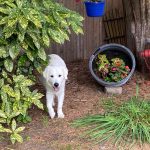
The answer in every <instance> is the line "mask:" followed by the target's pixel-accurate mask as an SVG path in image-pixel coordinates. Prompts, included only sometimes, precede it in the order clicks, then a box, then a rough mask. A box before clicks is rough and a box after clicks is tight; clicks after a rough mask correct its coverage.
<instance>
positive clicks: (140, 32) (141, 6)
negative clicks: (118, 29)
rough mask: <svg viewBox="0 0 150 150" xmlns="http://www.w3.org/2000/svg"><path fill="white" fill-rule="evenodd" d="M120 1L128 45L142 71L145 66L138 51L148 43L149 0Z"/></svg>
mask: <svg viewBox="0 0 150 150" xmlns="http://www.w3.org/2000/svg"><path fill="white" fill-rule="evenodd" d="M122 1H123V5H124V10H125V13H126V22H127V26H126V27H127V37H128V38H127V40H128V46H129V47H130V48H131V49H132V50H134V52H135V55H136V58H137V62H138V65H139V67H140V69H141V70H142V72H143V71H144V70H145V69H144V68H145V67H144V65H143V60H141V59H140V58H139V55H138V52H139V51H142V50H144V49H145V46H146V45H147V44H148V43H149V44H150V0H122ZM133 43H135V46H133V45H134V44H133ZM149 48H150V47H149Z"/></svg>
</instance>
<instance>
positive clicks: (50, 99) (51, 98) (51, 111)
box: [46, 92, 55, 119]
mask: <svg viewBox="0 0 150 150" xmlns="http://www.w3.org/2000/svg"><path fill="white" fill-rule="evenodd" d="M46 103H47V108H48V112H49V115H50V117H51V118H52V119H53V118H54V117H55V112H54V108H53V103H54V95H53V94H52V93H50V92H47V93H46Z"/></svg>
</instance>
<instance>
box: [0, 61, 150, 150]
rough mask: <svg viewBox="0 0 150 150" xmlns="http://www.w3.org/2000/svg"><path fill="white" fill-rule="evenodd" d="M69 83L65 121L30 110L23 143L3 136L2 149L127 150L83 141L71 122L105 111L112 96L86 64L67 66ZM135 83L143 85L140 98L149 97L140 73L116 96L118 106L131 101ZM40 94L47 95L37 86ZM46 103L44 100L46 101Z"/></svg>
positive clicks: (137, 149) (146, 148)
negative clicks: (106, 104)
mask: <svg viewBox="0 0 150 150" xmlns="http://www.w3.org/2000/svg"><path fill="white" fill-rule="evenodd" d="M68 68H69V81H68V82H67V86H66V96H65V102H64V113H65V119H57V118H55V119H53V120H51V119H50V118H49V117H48V113H47V112H46V111H42V110H38V109H37V108H35V107H33V108H32V109H31V110H30V115H31V116H32V122H30V123H28V124H25V126H26V129H25V131H24V132H23V133H22V135H23V137H24V143H22V144H18V143H17V144H15V145H11V143H10V141H9V139H8V138H6V137H4V136H2V135H0V150H125V149H126V150H127V149H128V148H126V147H121V146H120V147H115V146H113V145H112V144H110V143H109V142H108V143H105V144H100V145H93V144H92V143H91V142H88V141H87V140H85V139H82V138H80V135H81V134H82V132H81V130H80V129H75V128H73V127H72V126H71V125H70V123H71V122H72V121H73V120H74V119H76V118H79V117H81V116H85V115H87V114H96V113H100V112H103V111H104V110H103V107H102V105H101V104H102V103H101V102H102V100H105V99H108V97H111V96H110V95H107V94H105V93H104V91H103V87H101V86H100V85H98V84H97V83H96V82H95V81H94V79H93V78H92V76H91V75H90V72H89V70H88V63H87V62H78V63H71V64H68ZM136 82H138V83H139V86H140V95H142V96H144V97H150V94H149V91H150V90H149V87H150V84H149V82H147V81H146V80H144V79H143V77H142V76H141V75H140V74H139V73H137V72H136V73H135V74H134V76H133V77H132V79H131V80H130V81H129V82H128V83H127V84H126V85H124V86H123V93H122V95H117V96H113V97H114V99H115V101H116V102H117V103H121V102H123V101H126V100H128V98H129V97H131V96H132V95H135V89H136ZM38 87H39V89H40V91H41V92H43V93H44V92H45V91H44V89H43V88H42V85H40V86H38ZM43 103H45V98H43ZM132 149H133V150H150V145H144V147H143V148H141V147H140V146H138V145H135V146H134V147H133V148H132Z"/></svg>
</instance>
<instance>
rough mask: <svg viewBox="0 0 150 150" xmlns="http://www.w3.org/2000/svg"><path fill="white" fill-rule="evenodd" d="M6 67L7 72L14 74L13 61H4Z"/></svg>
mask: <svg viewBox="0 0 150 150" xmlns="http://www.w3.org/2000/svg"><path fill="white" fill-rule="evenodd" d="M4 66H5V68H6V70H7V71H9V72H12V70H13V66H14V65H13V62H12V60H11V59H9V58H8V59H6V60H5V61H4Z"/></svg>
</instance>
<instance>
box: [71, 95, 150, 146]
mask: <svg viewBox="0 0 150 150" xmlns="http://www.w3.org/2000/svg"><path fill="white" fill-rule="evenodd" d="M112 107H114V105H112ZM109 108H110V107H109ZM149 110H150V102H149V101H145V100H139V97H132V98H131V100H129V101H128V102H125V103H123V104H122V105H121V106H119V107H118V106H117V107H115V110H114V109H113V108H110V111H108V112H105V113H104V114H98V115H91V116H87V117H84V118H81V119H77V120H75V121H74V122H73V125H74V126H75V127H84V128H85V127H87V131H85V133H84V136H85V137H88V138H90V140H92V141H95V142H98V143H100V142H104V141H108V140H110V141H112V142H114V143H115V144H119V145H120V144H121V143H122V142H123V143H130V144H131V143H135V142H140V143H141V144H142V143H145V142H147V143H150V113H149Z"/></svg>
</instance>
